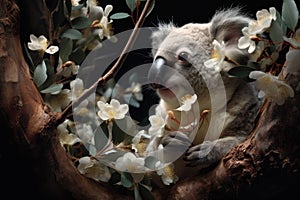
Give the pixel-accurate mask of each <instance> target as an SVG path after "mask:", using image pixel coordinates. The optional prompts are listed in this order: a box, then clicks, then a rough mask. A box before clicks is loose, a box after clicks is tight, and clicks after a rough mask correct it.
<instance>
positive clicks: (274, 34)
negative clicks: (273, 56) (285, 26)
mask: <svg viewBox="0 0 300 200" xmlns="http://www.w3.org/2000/svg"><path fill="white" fill-rule="evenodd" d="M270 38H271V40H272V42H273V43H274V44H275V46H276V49H277V50H278V51H280V50H281V46H282V43H283V32H282V29H281V27H280V25H279V24H278V23H277V22H275V21H273V22H272V24H271V27H270Z"/></svg>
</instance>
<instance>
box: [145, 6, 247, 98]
mask: <svg viewBox="0 0 300 200" xmlns="http://www.w3.org/2000/svg"><path fill="white" fill-rule="evenodd" d="M250 20H251V19H250V18H248V17H247V16H245V15H242V14H241V13H240V10H239V9H238V8H236V9H229V10H226V11H223V10H222V11H218V12H217V13H216V14H215V15H214V16H213V17H212V20H211V21H210V22H209V23H205V24H199V23H190V24H186V25H184V26H182V27H176V26H174V25H173V24H160V25H159V27H158V30H157V31H154V32H153V34H152V37H151V39H152V54H153V57H154V61H153V64H152V66H151V68H150V70H149V74H148V76H149V81H150V82H151V83H152V84H151V85H152V87H153V88H154V89H156V90H157V93H158V95H159V96H160V97H161V98H162V99H163V100H165V101H168V100H170V99H172V98H174V97H175V96H174V94H176V97H177V98H178V97H180V96H182V95H185V94H187V93H193V92H195V93H197V94H198V95H201V93H202V92H204V91H205V90H207V89H206V83H207V81H212V82H213V81H214V78H215V77H216V76H217V75H218V76H219V75H220V74H221V75H222V76H223V75H225V74H226V72H227V71H228V70H229V69H230V68H232V67H233V64H232V63H231V62H224V64H223V65H222V66H221V71H218V70H214V69H208V68H207V67H205V66H204V62H205V61H207V60H209V59H210V58H211V55H212V50H213V45H212V43H213V41H214V40H217V41H218V42H219V43H221V42H222V41H224V44H225V49H226V51H225V54H226V57H228V58H231V59H233V60H235V61H236V62H238V63H240V64H244V63H246V62H247V60H248V54H247V52H246V51H245V50H240V49H238V47H237V43H238V39H239V38H240V37H241V36H242V31H241V30H242V28H244V27H245V26H247V25H248V23H249V21H250ZM204 75H205V77H203V76H204ZM224 77H225V76H224ZM225 82H226V80H225ZM192 90H193V91H192Z"/></svg>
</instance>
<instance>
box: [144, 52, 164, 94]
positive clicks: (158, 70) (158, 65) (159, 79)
mask: <svg viewBox="0 0 300 200" xmlns="http://www.w3.org/2000/svg"><path fill="white" fill-rule="evenodd" d="M165 63H166V60H165V59H164V58H163V57H157V58H156V59H155V60H154V62H153V63H152V65H151V67H150V70H149V72H148V80H149V83H150V86H151V87H153V88H154V89H159V88H164V86H163V83H164V76H165V74H166V72H165V69H166V67H165V66H164V65H165Z"/></svg>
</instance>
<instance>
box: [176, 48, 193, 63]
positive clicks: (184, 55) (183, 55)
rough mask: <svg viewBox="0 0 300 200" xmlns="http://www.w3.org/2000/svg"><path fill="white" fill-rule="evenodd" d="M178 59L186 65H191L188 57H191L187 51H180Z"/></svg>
mask: <svg viewBox="0 0 300 200" xmlns="http://www.w3.org/2000/svg"><path fill="white" fill-rule="evenodd" d="M177 59H178V61H179V62H180V64H182V65H184V66H187V67H188V66H190V65H191V63H189V61H188V59H189V54H188V53H187V52H184V51H183V52H180V53H179V54H178V55H177Z"/></svg>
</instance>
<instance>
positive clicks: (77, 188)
mask: <svg viewBox="0 0 300 200" xmlns="http://www.w3.org/2000/svg"><path fill="white" fill-rule="evenodd" d="M34 2H35V3H36V4H34V5H36V6H37V7H39V6H38V5H41V4H42V2H44V1H34ZM53 2H54V1H53ZM20 5H21V6H20ZM24 5H25V3H22V4H19V5H17V4H16V3H15V1H11V0H1V5H0V41H1V42H0V125H1V127H2V128H3V127H4V128H3V130H4V131H1V132H2V133H1V140H0V144H1V145H0V146H1V147H0V150H1V151H0V161H1V168H0V169H1V172H2V177H3V178H1V180H2V184H4V185H5V186H4V190H5V191H4V193H5V194H9V195H10V196H11V197H25V198H27V197H28V198H31V199H64V200H65V199H133V195H132V193H131V192H129V191H127V190H125V189H124V188H122V187H114V186H112V185H109V184H100V183H98V182H95V181H93V180H91V179H88V178H86V177H84V176H83V175H81V174H80V173H79V172H78V170H77V169H76V168H75V167H74V165H73V163H72V162H71V160H70V159H69V157H68V154H67V153H66V152H65V151H64V149H63V148H62V147H61V145H60V142H59V139H58V136H57V131H56V126H57V118H58V117H59V113H53V112H51V111H50V109H49V108H48V107H47V106H46V105H45V104H44V102H43V99H42V97H41V95H40V93H39V91H38V89H37V88H36V86H35V84H34V82H33V79H32V77H31V75H30V72H29V67H28V64H27V62H26V61H25V56H24V55H23V51H22V45H21V44H22V43H21V35H20V32H21V31H20V17H19V16H20V9H22V8H24V7H22V6H24ZM24 9H25V8H24ZM27 11H28V10H27ZM21 13H22V12H21ZM26 13H27V14H28V13H30V12H26ZM26 13H25V14H24V13H23V14H22V17H24V16H26V15H27V14H26ZM32 14H35V13H34V12H33V13H32ZM32 20H33V21H34V20H41V19H40V18H39V14H38V13H37V16H35V19H32ZM43 20H44V19H43ZM46 21H47V20H46ZM21 22H23V23H25V21H22V20H21ZM26 23H27V24H26V25H28V27H27V29H28V31H26V32H25V33H23V34H25V36H26V35H27V34H29V33H31V31H33V28H34V27H33V26H35V25H36V24H39V23H36V21H34V22H32V23H31V21H29V20H28V21H26ZM28 23H31V24H28ZM22 27H26V26H25V25H24V24H23V25H22ZM39 31H41V32H42V33H44V32H45V31H47V23H46V22H45V23H44V26H43V28H42V29H39ZM45 34H46V33H45ZM27 36H28V35H27ZM27 36H26V37H27ZM24 38H25V37H24ZM299 79H300V77H299V76H292V75H288V76H287V77H286V80H287V82H288V83H289V84H290V85H291V86H292V87H293V88H294V89H295V98H292V99H288V100H287V101H286V103H285V104H284V105H282V106H278V105H276V104H273V103H270V102H265V104H264V106H263V107H262V109H261V113H260V115H259V117H258V119H257V125H256V127H255V129H254V130H253V132H252V134H251V136H250V137H249V139H248V140H246V141H245V142H243V143H242V144H240V145H238V146H237V147H235V148H234V149H232V150H231V151H230V152H229V153H228V154H227V155H226V156H225V157H224V158H223V159H222V160H221V162H220V163H219V164H218V165H217V166H216V167H214V168H213V169H211V170H209V171H206V172H204V173H202V174H200V175H199V176H197V177H191V178H188V179H186V180H182V181H180V182H178V183H177V184H176V185H174V186H173V187H172V188H167V189H163V190H154V191H153V194H154V196H155V197H156V199H252V198H255V199H283V198H284V199H286V198H287V197H286V196H288V197H294V196H297V197H298V198H299V197H300V191H299V190H298V187H297V182H298V180H299V178H300V172H299V169H300V123H299V119H300V92H299V85H298V83H299ZM9 189H10V190H12V191H14V192H13V193H8V192H7V191H8V190H9Z"/></svg>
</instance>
